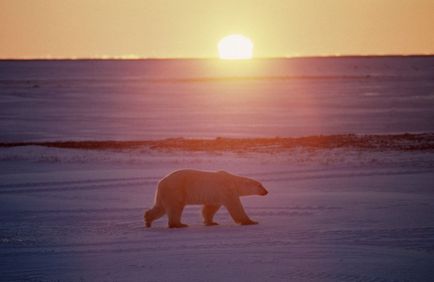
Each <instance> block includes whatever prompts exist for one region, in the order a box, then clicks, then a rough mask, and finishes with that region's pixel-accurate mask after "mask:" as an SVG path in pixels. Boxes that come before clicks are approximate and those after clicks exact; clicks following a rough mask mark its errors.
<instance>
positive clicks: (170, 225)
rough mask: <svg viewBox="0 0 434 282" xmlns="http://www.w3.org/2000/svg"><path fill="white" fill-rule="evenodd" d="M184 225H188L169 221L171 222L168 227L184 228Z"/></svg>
mask: <svg viewBox="0 0 434 282" xmlns="http://www.w3.org/2000/svg"><path fill="white" fill-rule="evenodd" d="M184 227H188V225H187V224H184V223H171V224H169V228H184Z"/></svg>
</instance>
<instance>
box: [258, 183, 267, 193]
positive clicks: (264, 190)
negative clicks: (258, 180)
mask: <svg viewBox="0 0 434 282" xmlns="http://www.w3.org/2000/svg"><path fill="white" fill-rule="evenodd" d="M267 194H268V191H267V189H265V188H264V186H262V185H261V193H260V194H259V195H261V196H265V195H267Z"/></svg>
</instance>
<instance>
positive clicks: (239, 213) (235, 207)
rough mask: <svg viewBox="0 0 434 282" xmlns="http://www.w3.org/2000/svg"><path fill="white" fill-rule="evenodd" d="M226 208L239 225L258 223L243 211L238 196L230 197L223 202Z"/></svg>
mask: <svg viewBox="0 0 434 282" xmlns="http://www.w3.org/2000/svg"><path fill="white" fill-rule="evenodd" d="M224 205H225V207H226V208H227V209H228V211H229V214H230V215H231V216H232V218H233V220H234V221H235V222H236V223H238V224H241V225H252V224H258V223H257V222H256V221H253V220H251V219H250V218H249V217H248V216H247V214H246V212H245V211H244V208H243V205H242V204H241V201H240V198H238V197H231V198H230V199H228V200H227V201H226V203H225V204H224Z"/></svg>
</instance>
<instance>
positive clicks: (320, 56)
mask: <svg viewBox="0 0 434 282" xmlns="http://www.w3.org/2000/svg"><path fill="white" fill-rule="evenodd" d="M429 57H434V53H433V54H402V55H400V54H383V55H318V56H288V57H254V58H252V59H250V60H253V61H254V60H282V59H283V60H293V59H329V58H342V59H354V58H429ZM176 60H181V61H183V60H184V61H194V60H196V61H202V60H203V61H208V60H221V61H231V60H222V59H220V58H218V57H198V58H195V57H179V58H177V57H167V58H162V57H158V58H140V57H139V58H117V57H113V58H98V57H95V58H86V57H83V58H0V61H1V62H15V61H18V62H20V61H24V62H26V61H27V62H32V61H176ZM234 61H243V60H234ZM245 61H249V60H245Z"/></svg>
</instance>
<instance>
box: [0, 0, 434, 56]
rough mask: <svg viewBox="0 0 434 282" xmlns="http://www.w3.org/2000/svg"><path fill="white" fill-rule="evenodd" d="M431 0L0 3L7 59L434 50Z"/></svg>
mask: <svg viewBox="0 0 434 282" xmlns="http://www.w3.org/2000/svg"><path fill="white" fill-rule="evenodd" d="M433 30H434V0H268V1H266V0H263V1H257V0H250V1H247V0H230V1H218V0H154V1H146V0H122V1H121V0H0V58H94V57H96V58H106V57H124V58H128V57H143V58H172V57H174V58H179V57H187V58H195V57H216V56H217V43H218V41H219V40H220V39H221V38H222V37H224V36H226V35H228V34H234V33H236V34H243V35H245V36H247V37H249V38H251V40H252V41H253V43H254V56H255V57H292V56H325V55H384V54H403V55H405V54H434V36H433Z"/></svg>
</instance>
